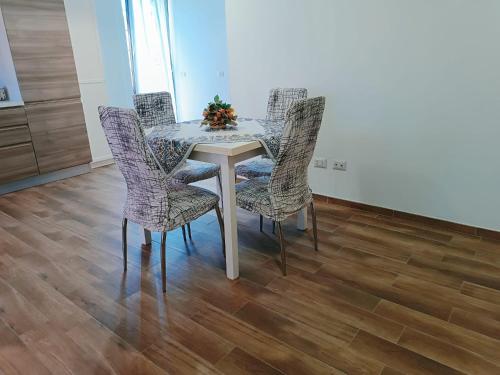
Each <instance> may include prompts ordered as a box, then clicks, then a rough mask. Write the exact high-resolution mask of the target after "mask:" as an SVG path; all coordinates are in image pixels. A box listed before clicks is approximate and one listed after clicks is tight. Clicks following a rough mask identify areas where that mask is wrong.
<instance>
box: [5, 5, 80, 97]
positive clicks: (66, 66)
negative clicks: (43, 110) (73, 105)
mask: <svg viewBox="0 0 500 375" xmlns="http://www.w3.org/2000/svg"><path fill="white" fill-rule="evenodd" d="M0 7H1V8H2V14H3V18H4V22H5V28H6V30H7V36H8V38H9V44H10V49H11V52H12V59H13V60H14V65H15V68H16V74H17V79H18V82H19V87H20V89H21V94H22V97H23V100H24V102H25V103H29V102H39V101H48V100H57V99H67V98H78V97H80V89H79V86H78V79H77V74H76V68H75V62H74V58H73V49H72V47H71V40H70V35H69V29H68V24H67V20H66V12H65V9H64V1H63V0H0Z"/></svg>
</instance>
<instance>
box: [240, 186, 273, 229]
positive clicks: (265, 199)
mask: <svg viewBox="0 0 500 375" xmlns="http://www.w3.org/2000/svg"><path fill="white" fill-rule="evenodd" d="M268 184H269V177H256V178H252V179H249V180H246V181H243V182H240V183H238V184H236V205H237V206H238V207H241V208H243V209H245V210H247V211H250V212H255V213H258V214H260V215H263V216H265V217H268V218H271V219H274V212H273V211H274V210H273V207H272V204H271V196H270V194H269V190H268Z"/></svg>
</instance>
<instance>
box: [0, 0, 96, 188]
mask: <svg viewBox="0 0 500 375" xmlns="http://www.w3.org/2000/svg"><path fill="white" fill-rule="evenodd" d="M0 10H1V15H2V16H3V25H4V27H3V26H2V27H0V33H5V34H6V39H7V40H8V50H7V51H1V52H2V54H3V55H4V56H5V55H6V54H9V55H11V56H12V63H13V66H14V68H15V74H16V78H17V82H18V85H19V90H20V94H21V96H22V100H23V102H24V104H23V103H22V102H21V104H19V103H13V105H15V107H9V106H8V103H4V105H3V106H2V107H0V184H5V183H12V182H13V181H19V180H21V179H25V178H27V177H33V176H37V175H40V177H42V176H43V175H46V174H51V173H52V174H54V173H56V174H57V172H58V171H61V170H66V169H68V168H73V167H78V166H85V165H86V166H87V168H88V164H89V162H90V161H91V154H90V147H89V140H88V136H87V129H86V125H85V117H84V114H83V107H82V103H81V100H80V89H79V85H78V77H77V73H76V67H75V61H74V57H73V49H72V46H71V39H70V34H69V29H68V23H67V20H66V12H65V8H64V1H63V0H0ZM0 26H1V25H0ZM3 28H4V30H2V29H3ZM0 47H1V46H0ZM79 170H80V171H81V168H80V169H79ZM34 184H36V181H34Z"/></svg>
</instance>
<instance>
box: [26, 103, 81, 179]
mask: <svg viewBox="0 0 500 375" xmlns="http://www.w3.org/2000/svg"><path fill="white" fill-rule="evenodd" d="M26 115H27V116H28V123H29V126H30V130H31V138H32V140H33V147H34V149H35V153H36V157H37V160H38V168H39V169H40V173H41V174H43V173H47V172H53V171H56V170H59V169H63V168H69V167H73V166H76V165H80V164H86V163H89V162H90V160H91V156H90V147H89V141H88V137H87V129H86V127H85V118H84V115H83V108H82V103H81V102H80V99H71V100H59V101H55V102H46V103H37V104H27V105H26Z"/></svg>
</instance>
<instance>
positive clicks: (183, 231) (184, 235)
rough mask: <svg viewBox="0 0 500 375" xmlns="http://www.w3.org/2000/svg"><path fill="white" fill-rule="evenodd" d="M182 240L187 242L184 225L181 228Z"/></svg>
mask: <svg viewBox="0 0 500 375" xmlns="http://www.w3.org/2000/svg"><path fill="white" fill-rule="evenodd" d="M182 238H184V242H186V241H187V239H186V227H185V226H184V225H183V226H182Z"/></svg>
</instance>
